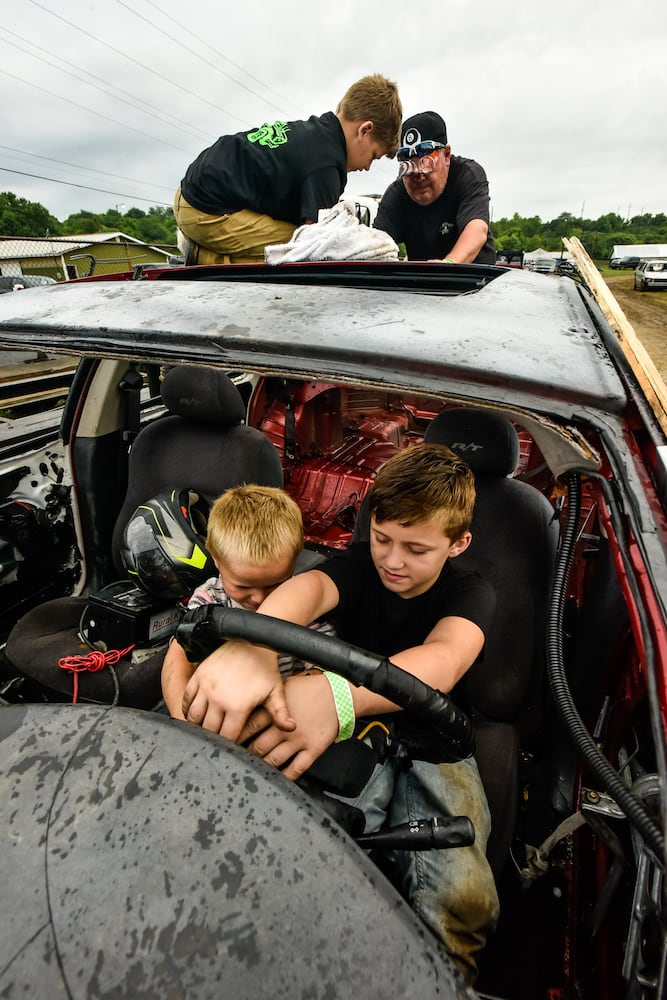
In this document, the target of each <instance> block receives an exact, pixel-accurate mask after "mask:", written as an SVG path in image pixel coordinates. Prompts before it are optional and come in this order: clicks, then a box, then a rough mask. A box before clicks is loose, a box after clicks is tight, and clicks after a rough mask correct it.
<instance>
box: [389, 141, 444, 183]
mask: <svg viewBox="0 0 667 1000" xmlns="http://www.w3.org/2000/svg"><path fill="white" fill-rule="evenodd" d="M443 148H444V147H443V146H441V147H440V149H443ZM437 152H438V151H437V149H436V150H433V152H432V153H426V155H425V156H412V157H411V158H410V159H409V160H402V161H401V162H400V163H399V164H398V176H399V178H400V177H405V175H406V174H430V173H432V171H434V170H435V168H436V167H437V165H438V157H437Z"/></svg>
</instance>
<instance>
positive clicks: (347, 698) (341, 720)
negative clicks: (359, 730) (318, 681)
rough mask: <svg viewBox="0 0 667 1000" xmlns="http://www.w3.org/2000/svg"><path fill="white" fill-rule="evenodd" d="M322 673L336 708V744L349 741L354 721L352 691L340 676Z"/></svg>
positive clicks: (326, 671) (327, 671)
mask: <svg viewBox="0 0 667 1000" xmlns="http://www.w3.org/2000/svg"><path fill="white" fill-rule="evenodd" d="M322 672H323V674H324V676H325V677H326V679H327V680H328V681H329V686H330V687H331V693H332V695H333V700H334V705H335V706H336V715H337V716H338V736H337V737H336V743H340V742H342V740H349V739H350V738H351V737H352V735H353V733H354V723H355V721H356V720H355V715H354V704H353V702H352V691H351V690H350V685H349V684H348V682H347V681H346V680H345V678H344V677H341V676H340V674H333V673H331V671H330V670H324V671H322Z"/></svg>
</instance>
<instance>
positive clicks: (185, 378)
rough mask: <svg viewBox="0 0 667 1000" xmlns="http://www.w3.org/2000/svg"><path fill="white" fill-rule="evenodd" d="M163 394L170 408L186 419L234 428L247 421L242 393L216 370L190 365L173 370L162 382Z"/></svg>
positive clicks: (171, 369)
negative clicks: (235, 425)
mask: <svg viewBox="0 0 667 1000" xmlns="http://www.w3.org/2000/svg"><path fill="white" fill-rule="evenodd" d="M160 393H161V396H162V402H163V403H164V405H165V406H166V407H167V409H168V410H169V411H170V412H171V413H175V414H176V415H177V416H179V417H184V418H185V419H186V420H194V421H196V422H198V423H206V424H214V425H217V426H220V427H231V426H233V425H234V424H240V423H243V420H244V419H245V406H244V403H243V398H242V396H241V393H240V392H239V391H238V389H237V388H236V386H235V385H234V383H233V382H232V380H231V379H230V378H229V376H228V375H226V374H225V372H223V371H220V370H219V369H217V368H196V367H194V366H190V365H179V366H177V367H176V368H170V369H169V371H168V372H167V374H166V375H165V377H164V378H163V380H162V386H161V388H160Z"/></svg>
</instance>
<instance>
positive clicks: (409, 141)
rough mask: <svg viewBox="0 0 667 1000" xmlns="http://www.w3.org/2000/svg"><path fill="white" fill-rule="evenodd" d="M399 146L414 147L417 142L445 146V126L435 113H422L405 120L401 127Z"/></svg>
mask: <svg viewBox="0 0 667 1000" xmlns="http://www.w3.org/2000/svg"><path fill="white" fill-rule="evenodd" d="M401 136H402V138H401V145H402V146H415V145H416V144H417V143H418V142H426V141H427V140H428V139H431V140H432V141H433V142H441V143H442V144H443V145H444V146H446V145H447V126H446V125H445V122H444V119H443V118H441V117H440V115H439V114H438V112H437V111H422V112H421V114H419V115H413V116H412V117H411V118H406V119H405V121H404V122H403V125H402V127H401Z"/></svg>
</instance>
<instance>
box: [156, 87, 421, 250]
mask: <svg viewBox="0 0 667 1000" xmlns="http://www.w3.org/2000/svg"><path fill="white" fill-rule="evenodd" d="M401 115H402V110H401V102H400V99H399V96H398V90H397V87H396V84H395V83H393V82H392V81H391V80H387V79H386V78H385V77H384V76H381V75H380V74H377V73H376V74H374V75H372V76H365V77H363V78H362V79H361V80H358V81H357V82H356V83H354V84H352V86H351V87H350V88H349V89H348V91H347V93H346V94H345V96H344V97H343V99H342V101H341V102H340V104H339V105H338V107H337V109H336V113H335V114H334V113H333V112H332V111H327V112H326V114H323V115H320V116H319V117H318V116H316V115H312V116H311V117H310V118H309V119H308V120H307V121H293V122H286V121H277V122H273V123H272V124H268V123H265V124H263V125H260V126H259V127H255V128H252V129H250V130H249V131H248V132H238V133H236V134H234V135H223V136H221V137H220V138H219V139H218V140H217V141H216V142H214V143H213V145H212V146H210V147H209V148H208V149H205V150H204V151H203V152H202V153H200V154H199V156H198V157H197V159H196V160H194V162H193V163H191V164H190V166H189V167H188V169H187V171H186V174H185V177H184V178H183V180H182V181H181V184H180V186H179V188H178V189H177V191H176V195H175V198H174V215H175V216H176V221H177V223H178V227H179V229H180V231H181V233H182V234H183V235H184V236H185V237H187V238H188V239H190V240H192V241H193V242H194V243H195V244H197V246H198V247H199V255H198V263H200V264H214V263H251V262H255V261H263V260H264V247H265V246H268V245H270V244H276V243H287V242H289V240H290V238H291V236H292V234H293V232H294V230H295V229H296V228H297V227H298V226H301V225H303V224H305V223H308V222H317V216H318V212H319V210H320V209H326V208H332V207H333V205H335V204H336V202H337V201H338V199H339V198H340V196H341V194H342V193H343V190H344V189H345V185H346V183H347V174H348V172H350V171H353V170H368V169H369V167H370V166H371V164H372V163H373V162H374V160H377V159H380V157H382V156H394V154H395V153H396V149H397V146H398V136H399V131H400V127H401Z"/></svg>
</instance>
